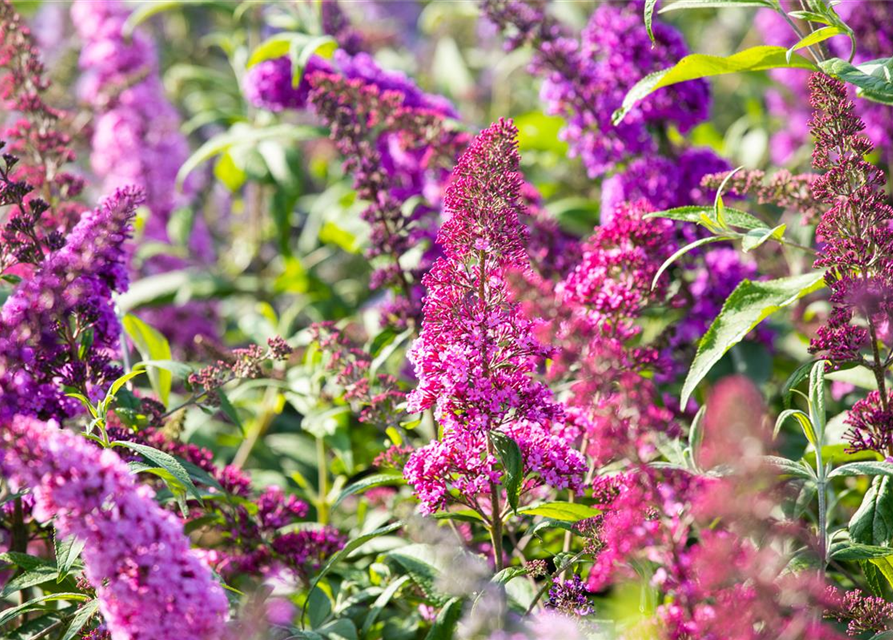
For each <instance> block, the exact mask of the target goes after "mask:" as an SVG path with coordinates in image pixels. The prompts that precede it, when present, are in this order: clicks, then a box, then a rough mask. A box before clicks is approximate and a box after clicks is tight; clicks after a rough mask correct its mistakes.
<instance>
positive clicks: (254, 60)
mask: <svg viewBox="0 0 893 640" xmlns="http://www.w3.org/2000/svg"><path fill="white" fill-rule="evenodd" d="M307 38H308V36H307V35H306V34H303V33H277V34H275V35H273V36H270V37H269V38H267V39H266V40H264V41H263V42H261V43H260V44H259V45H258V46H257V48H256V49H255V50H254V51H252V52H251V56H250V57H249V58H248V62H246V63H245V68H246V69H250V68H251V67H253V66H254V65H256V64H260V63H261V62H263V61H265V60H272V59H274V58H281V57H282V56H287V55H288V52H289V51H290V50H291V47H292V42H305V41H306V39H307Z"/></svg>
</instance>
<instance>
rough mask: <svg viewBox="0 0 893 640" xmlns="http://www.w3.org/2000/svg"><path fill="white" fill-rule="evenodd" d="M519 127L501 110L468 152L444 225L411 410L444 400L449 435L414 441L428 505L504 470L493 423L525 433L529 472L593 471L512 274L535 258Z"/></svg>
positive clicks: (572, 477) (557, 483)
mask: <svg viewBox="0 0 893 640" xmlns="http://www.w3.org/2000/svg"><path fill="white" fill-rule="evenodd" d="M516 136H517V129H516V128H515V126H514V125H513V124H512V123H511V122H510V121H506V120H500V121H499V122H497V123H495V124H493V125H492V126H491V127H490V128H488V129H487V130H485V131H484V132H483V133H481V134H480V135H479V136H478V137H477V138H476V139H475V140H474V141H473V142H472V143H471V145H470V147H469V148H468V150H467V151H466V152H465V153H464V154H463V156H462V157H461V158H460V160H459V163H458V165H457V166H456V169H455V170H454V172H453V176H452V181H451V183H450V185H449V186H448V187H447V190H446V195H445V198H444V203H445V208H446V212H447V215H448V216H449V219H448V220H447V222H446V223H444V225H443V227H442V228H441V230H440V234H439V236H438V241H439V243H440V244H441V246H442V247H443V250H444V253H445V254H446V255H445V257H442V258H440V259H438V260H437V262H436V263H435V264H434V266H433V267H432V269H431V271H429V272H428V274H427V275H426V276H425V278H424V280H423V284H424V285H425V287H426V288H427V290H428V297H427V299H426V301H425V307H424V319H423V322H422V330H421V333H420V335H419V338H418V339H417V340H416V342H415V344H414V345H413V347H412V349H411V351H410V360H411V361H412V362H413V364H414V365H415V372H416V375H417V376H418V379H419V386H418V388H417V389H415V390H414V391H413V392H412V393H411V394H410V396H409V398H408V402H409V410H410V411H413V412H418V411H423V410H425V409H428V408H431V407H434V408H435V415H436V417H437V419H438V420H439V421H440V424H441V426H442V427H443V429H444V436H443V439H442V440H440V441H433V442H431V443H430V444H429V445H428V446H426V447H423V448H422V449H419V450H417V451H416V452H414V453H413V454H412V456H411V457H410V459H409V460H408V461H407V464H406V468H405V475H406V478H407V480H408V481H409V482H410V484H412V485H413V486H414V487H415V489H416V491H417V493H418V495H419V497H420V498H421V500H422V502H423V505H422V509H423V511H425V512H427V513H431V512H433V511H435V510H436V509H437V508H439V507H442V506H443V505H444V504H445V503H446V500H447V497H448V494H449V492H450V490H451V489H456V490H457V491H458V493H459V496H458V497H457V499H458V500H459V501H461V502H463V503H465V504H468V505H469V506H472V507H473V508H474V507H475V506H478V505H477V497H478V495H479V494H481V493H483V491H484V488H485V487H486V486H487V485H488V484H490V483H495V482H498V481H499V479H500V474H501V472H500V471H499V470H498V469H497V467H496V459H495V457H494V456H493V454H492V451H491V450H490V447H489V445H488V440H489V437H490V436H489V434H490V433H491V432H493V431H501V432H503V433H506V434H508V435H509V436H510V437H511V438H513V439H514V440H515V442H516V443H517V444H518V446H519V448H520V450H521V453H522V457H523V459H524V463H525V471H526V472H528V473H536V474H538V475H539V477H540V478H541V479H542V480H543V481H545V482H546V483H547V484H550V485H552V486H554V487H557V488H572V489H579V487H580V484H581V482H582V474H583V469H584V461H583V458H582V456H581V455H580V454H579V452H576V451H574V450H572V449H571V448H570V447H569V445H568V443H567V442H566V441H564V440H563V439H562V438H561V437H559V436H558V435H557V433H558V432H559V431H560V426H561V425H562V424H563V420H564V414H563V412H562V410H561V408H560V407H559V406H558V405H557V404H556V403H555V402H554V400H553V398H552V393H551V391H550V390H549V389H548V387H546V386H545V385H544V384H542V383H541V382H538V381H536V380H534V379H533V377H532V376H533V374H534V372H535V370H536V367H537V365H538V364H539V363H540V362H541V361H542V359H543V358H545V357H546V356H548V355H549V354H550V353H551V350H550V349H548V348H546V347H544V346H543V345H541V344H539V342H538V341H537V340H536V339H535V337H534V335H533V323H531V322H530V321H528V320H526V319H525V318H524V317H523V315H522V313H521V312H520V309H519V308H518V306H517V304H515V303H514V302H513V301H512V300H511V299H510V293H509V288H508V285H507V282H506V272H507V271H509V270H521V271H526V270H529V269H530V262H529V259H528V258H527V254H526V252H525V250H524V239H525V235H526V230H525V229H524V227H523V226H522V224H521V222H520V220H519V212H520V211H521V205H520V202H521V185H522V178H521V175H520V173H519V172H518V166H519V162H520V158H519V156H518V151H517V146H516V142H515V139H516ZM532 486H533V485H529V486H528V487H527V488H531V487H532Z"/></svg>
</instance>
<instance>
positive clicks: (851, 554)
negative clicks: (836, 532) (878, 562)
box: [828, 540, 893, 561]
mask: <svg viewBox="0 0 893 640" xmlns="http://www.w3.org/2000/svg"><path fill="white" fill-rule="evenodd" d="M888 556H893V549H891V548H890V547H878V546H876V545H871V544H858V543H856V542H850V541H849V540H845V541H841V542H835V543H834V544H832V545H831V548H830V549H829V550H828V557H829V558H831V559H832V560H849V561H856V560H870V559H872V558H886V557H888Z"/></svg>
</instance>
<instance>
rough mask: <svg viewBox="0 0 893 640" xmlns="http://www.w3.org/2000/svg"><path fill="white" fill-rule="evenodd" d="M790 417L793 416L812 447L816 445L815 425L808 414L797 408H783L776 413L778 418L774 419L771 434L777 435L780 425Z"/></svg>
mask: <svg viewBox="0 0 893 640" xmlns="http://www.w3.org/2000/svg"><path fill="white" fill-rule="evenodd" d="M790 418H794V419H795V420H796V421H797V423H798V424H799V425H800V429H801V430H802V431H803V435H804V436H806V439H807V440H809V443H810V444H811V445H812V446H814V447H818V446H819V445H818V442H819V440H818V437H817V435H816V430H815V427H814V426H813V424H812V421H811V420H810V419H809V416H808V415H806V414H805V413H803V412H802V411H800V410H799V409H785V410H784V411H782V412H781V413H780V414H779V415H778V419H777V420H776V421H775V430H774V431H773V433H772V436H773V437H775V436H777V435H778V432H779V431H780V430H781V426H782V425H783V424H784V423H785V421H786V420H788V419H790Z"/></svg>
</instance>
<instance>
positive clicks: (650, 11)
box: [645, 0, 657, 46]
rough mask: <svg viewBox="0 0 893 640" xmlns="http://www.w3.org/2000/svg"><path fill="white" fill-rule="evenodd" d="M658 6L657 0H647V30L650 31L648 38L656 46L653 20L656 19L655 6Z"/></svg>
mask: <svg viewBox="0 0 893 640" xmlns="http://www.w3.org/2000/svg"><path fill="white" fill-rule="evenodd" d="M656 6H657V0H645V30H646V31H647V32H648V39H649V40H651V45H652V46H654V29H653V28H652V25H651V22H652V20H653V19H654V7H656Z"/></svg>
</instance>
